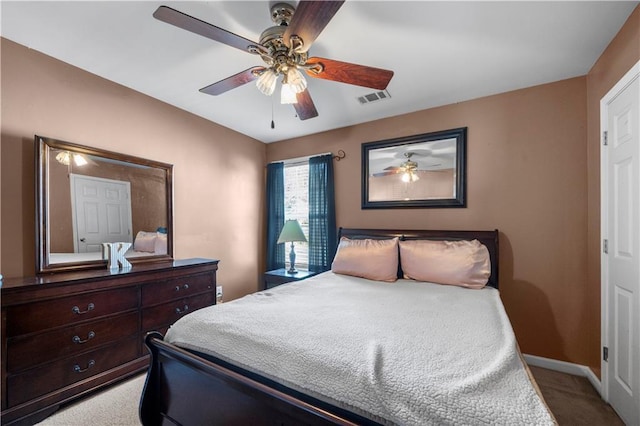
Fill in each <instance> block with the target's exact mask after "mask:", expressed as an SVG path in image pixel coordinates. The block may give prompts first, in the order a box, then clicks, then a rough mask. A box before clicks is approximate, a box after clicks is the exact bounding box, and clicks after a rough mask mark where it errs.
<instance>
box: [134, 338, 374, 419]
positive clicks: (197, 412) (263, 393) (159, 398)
mask: <svg viewBox="0 0 640 426" xmlns="http://www.w3.org/2000/svg"><path fill="white" fill-rule="evenodd" d="M145 344H146V345H147V347H148V348H149V351H150V352H151V364H150V366H149V372H148V374H147V379H146V383H145V386H144V390H143V394H142V399H141V401H140V419H141V421H142V423H143V425H145V426H147V425H172V424H176V425H185V426H187V425H218V424H219V425H331V424H340V425H356V424H375V423H374V422H371V421H369V420H367V419H364V418H362V417H360V416H358V415H355V414H352V413H349V412H346V411H344V410H339V409H336V410H332V409H330V406H328V407H322V406H320V404H314V403H311V402H309V401H305V400H304V399H303V398H300V397H297V396H294V395H290V394H288V393H285V392H283V391H281V390H278V389H275V388H274V387H271V386H268V385H266V384H264V383H261V382H259V381H257V380H255V379H253V378H251V377H248V376H246V375H243V374H240V373H238V372H235V371H232V370H230V369H228V368H226V367H224V366H222V365H219V364H217V363H215V362H213V361H210V360H208V359H204V358H202V357H199V356H197V355H194V354H192V353H190V352H188V351H185V350H183V349H180V348H178V347H176V346H174V345H171V344H169V343H166V342H164V341H163V340H162V335H160V334H159V333H149V334H148V335H147V336H146V338H145Z"/></svg>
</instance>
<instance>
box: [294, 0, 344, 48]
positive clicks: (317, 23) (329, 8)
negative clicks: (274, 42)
mask: <svg viewBox="0 0 640 426" xmlns="http://www.w3.org/2000/svg"><path fill="white" fill-rule="evenodd" d="M343 3H344V0H342V1H300V2H299V3H298V7H296V11H295V12H294V13H293V17H292V18H291V22H290V23H289V26H288V27H287V29H286V31H285V32H284V37H283V38H284V42H285V44H286V45H287V46H291V45H290V44H289V38H290V37H291V36H292V35H297V36H298V37H300V38H301V39H302V40H303V41H304V46H302V48H301V49H300V50H301V51H303V52H306V51H307V50H309V47H310V46H311V44H312V43H313V42H314V41H315V39H316V38H317V37H318V35H319V34H320V33H321V32H322V30H323V29H324V27H326V26H327V24H328V23H329V21H331V18H333V15H335V14H336V12H337V11H338V9H340V7H341V6H342V4H343Z"/></svg>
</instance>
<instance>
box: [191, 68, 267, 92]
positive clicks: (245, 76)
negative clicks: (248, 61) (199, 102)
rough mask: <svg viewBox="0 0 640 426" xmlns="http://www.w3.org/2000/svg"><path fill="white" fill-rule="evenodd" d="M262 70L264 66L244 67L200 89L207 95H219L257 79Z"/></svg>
mask: <svg viewBox="0 0 640 426" xmlns="http://www.w3.org/2000/svg"><path fill="white" fill-rule="evenodd" d="M262 70H264V67H252V68H249V69H246V70H244V71H242V72H239V73H238V74H234V75H232V76H231V77H227V78H225V79H224V80H220V81H218V82H216V83H213V84H210V85H208V86H207V87H203V88H202V89H200V91H201V92H202V93H206V94H208V95H214V96H216V95H220V94H222V93H224V92H227V91H229V90H231V89H235V88H236V87H240V86H242V85H243V84H247V83H249V82H251V81H253V80H255V79H257V78H258V76H259V75H260V72H261V71H262Z"/></svg>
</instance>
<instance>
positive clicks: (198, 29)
mask: <svg viewBox="0 0 640 426" xmlns="http://www.w3.org/2000/svg"><path fill="white" fill-rule="evenodd" d="M153 17H154V18H156V19H158V20H160V21H163V22H166V23H168V24H171V25H175V26H176V27H179V28H182V29H184V30H187V31H191V32H192V33H196V34H199V35H201V36H203V37H207V38H210V39H211V40H215V41H218V42H220V43H224V44H226V45H229V46H231V47H235V48H237V49H240V50H244V51H245V52H249V53H257V50H261V49H264V48H263V47H262V46H260V45H259V44H258V43H256V42H255V41H251V40H249V39H246V38H244V37H240V36H239V35H237V34H234V33H232V32H229V31H227V30H223V29H222V28H219V27H216V26H215V25H211V24H209V23H208V22H204V21H202V20H200V19H198V18H194V17H193V16H189V15H187V14H185V13H182V12H179V11H177V10H175V9H172V8H170V7H167V6H160V7H159V8H158V9H157V10H156V11H155V12H153Z"/></svg>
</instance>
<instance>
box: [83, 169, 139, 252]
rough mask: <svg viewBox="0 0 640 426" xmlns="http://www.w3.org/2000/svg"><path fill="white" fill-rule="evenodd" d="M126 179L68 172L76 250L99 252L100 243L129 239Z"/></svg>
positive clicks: (129, 204)
mask: <svg viewBox="0 0 640 426" xmlns="http://www.w3.org/2000/svg"><path fill="white" fill-rule="evenodd" d="M130 192H131V191H130V184H129V182H123V181H117V180H111V179H102V178H97V177H92V176H83V175H75V174H72V175H71V205H72V217H73V233H74V249H75V252H76V253H89V252H102V243H115V242H132V236H131V197H130Z"/></svg>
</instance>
